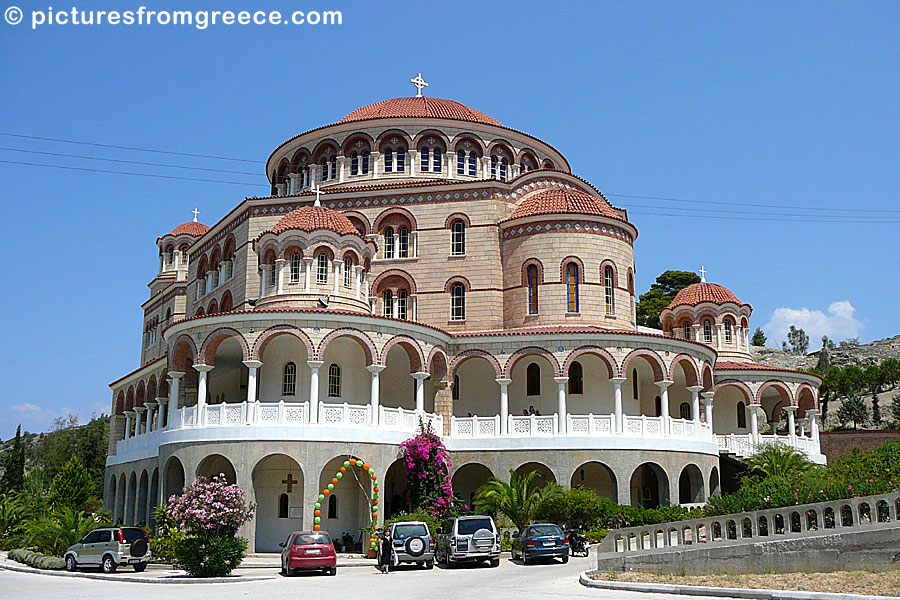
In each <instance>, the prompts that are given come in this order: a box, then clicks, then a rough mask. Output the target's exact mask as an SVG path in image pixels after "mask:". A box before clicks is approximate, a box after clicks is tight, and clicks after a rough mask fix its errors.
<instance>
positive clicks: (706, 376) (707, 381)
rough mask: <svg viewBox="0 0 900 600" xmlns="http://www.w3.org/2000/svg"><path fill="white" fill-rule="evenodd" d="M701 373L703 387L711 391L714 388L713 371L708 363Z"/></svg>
mask: <svg viewBox="0 0 900 600" xmlns="http://www.w3.org/2000/svg"><path fill="white" fill-rule="evenodd" d="M700 372H701V381H702V385H703V387H704V388H705V389H707V390H709V389H710V388H712V386H713V382H714V381H715V380H714V379H713V369H712V367H711V366H709V363H708V362H704V363H703V366H702V367H701V368H700Z"/></svg>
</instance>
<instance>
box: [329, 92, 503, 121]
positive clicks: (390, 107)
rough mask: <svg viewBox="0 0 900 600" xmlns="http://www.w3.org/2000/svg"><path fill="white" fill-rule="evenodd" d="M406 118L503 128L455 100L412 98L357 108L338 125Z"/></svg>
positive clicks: (392, 99)
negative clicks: (462, 122)
mask: <svg viewBox="0 0 900 600" xmlns="http://www.w3.org/2000/svg"><path fill="white" fill-rule="evenodd" d="M389 117H402V118H407V119H421V118H428V119H453V120H455V121H470V122H472V123H484V124H485V125H500V122H499V121H498V120H497V119H495V118H494V117H491V116H489V115H486V114H484V113H483V112H481V111H478V110H475V109H474V108H470V107H468V106H466V105H465V104H461V103H459V102H456V101H455V100H445V99H443V98H429V97H426V96H414V97H411V98H391V99H390V100H382V101H381V102H376V103H374V104H367V105H366V106H362V107H360V108H357V109H356V110H354V111H353V112H351V113H350V114H348V115H347V116H346V117H344V118H343V119H341V120H340V121H338V123H350V122H353V121H364V120H366V119H384V118H389Z"/></svg>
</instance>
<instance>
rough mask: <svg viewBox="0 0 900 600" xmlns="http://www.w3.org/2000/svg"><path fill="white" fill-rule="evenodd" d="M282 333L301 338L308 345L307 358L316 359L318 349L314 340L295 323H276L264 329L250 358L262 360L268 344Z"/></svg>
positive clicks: (254, 345)
mask: <svg viewBox="0 0 900 600" xmlns="http://www.w3.org/2000/svg"><path fill="white" fill-rule="evenodd" d="M280 335H291V336H294V337H295V338H297V339H299V340H300V341H301V342H302V343H303V345H304V346H305V347H306V357H307V360H315V357H316V349H315V345H314V344H313V342H312V340H311V339H310V338H309V336H308V335H306V332H305V331H303V330H302V329H300V328H299V327H294V326H293V325H275V326H273V327H269V328H268V329H266V330H265V331H263V332H262V334H260V336H259V337H258V338H256V342H254V344H253V350H252V351H251V352H250V360H262V358H261V357H262V356H263V351H264V350H265V349H266V346H267V345H268V344H269V342H271V341H272V340H273V339H275V338H276V337H278V336H280Z"/></svg>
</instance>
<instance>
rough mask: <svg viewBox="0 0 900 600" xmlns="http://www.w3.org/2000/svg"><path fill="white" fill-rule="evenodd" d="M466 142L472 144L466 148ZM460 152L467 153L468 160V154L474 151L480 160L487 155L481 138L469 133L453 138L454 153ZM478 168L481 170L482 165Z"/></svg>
mask: <svg viewBox="0 0 900 600" xmlns="http://www.w3.org/2000/svg"><path fill="white" fill-rule="evenodd" d="M466 142H471V144H470V145H469V146H466ZM460 150H462V151H463V152H465V153H466V158H468V154H469V152H471V151H472V150H474V151H475V154H477V155H478V156H479V158H480V157H482V156H484V154H485V147H484V142H483V141H482V140H481V137H480V136H478V135H475V134H474V133H469V132H467V131H466V132H462V133H459V134H457V135H455V136H454V137H453V153H454V154H456V153H457V152H459V151H460ZM478 167H479V168H481V165H478Z"/></svg>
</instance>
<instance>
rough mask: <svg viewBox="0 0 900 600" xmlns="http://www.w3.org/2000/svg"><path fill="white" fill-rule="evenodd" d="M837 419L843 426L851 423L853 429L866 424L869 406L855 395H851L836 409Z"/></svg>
mask: <svg viewBox="0 0 900 600" xmlns="http://www.w3.org/2000/svg"><path fill="white" fill-rule="evenodd" d="M837 417H838V420H839V421H840V422H841V424H843V425H844V426H845V427H846V426H847V424H848V423H850V422H852V423H853V429H856V428H857V427H859V426H860V425H866V424H868V422H869V407H867V406H866V403H865V402H863V401H862V398H860V397H859V396H857V395H852V396H850V397H849V398H847V399H846V400H844V401H843V402H841V407H840V408H839V409H838V411H837Z"/></svg>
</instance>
